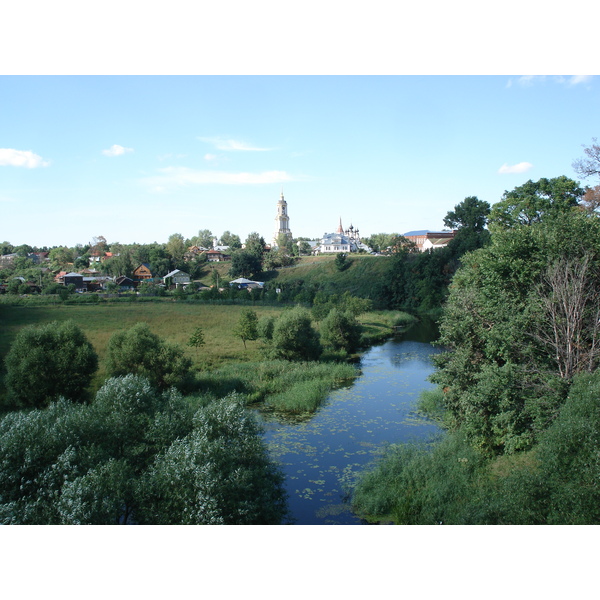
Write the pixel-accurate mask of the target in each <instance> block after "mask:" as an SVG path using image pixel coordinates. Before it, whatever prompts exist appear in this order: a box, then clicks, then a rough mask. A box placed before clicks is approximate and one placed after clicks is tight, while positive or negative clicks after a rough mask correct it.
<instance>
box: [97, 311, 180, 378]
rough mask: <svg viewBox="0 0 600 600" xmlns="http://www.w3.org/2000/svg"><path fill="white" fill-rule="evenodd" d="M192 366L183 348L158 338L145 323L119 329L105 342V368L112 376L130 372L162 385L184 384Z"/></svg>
mask: <svg viewBox="0 0 600 600" xmlns="http://www.w3.org/2000/svg"><path fill="white" fill-rule="evenodd" d="M191 366H192V361H191V360H190V359H189V358H188V357H186V356H184V351H183V349H182V348H180V347H179V346H177V345H176V344H169V343H167V342H165V341H164V340H162V339H161V338H159V337H158V336H157V335H156V334H154V333H152V332H151V331H150V328H149V327H148V325H147V324H146V323H137V324H136V325H134V326H133V327H132V328H131V329H128V330H127V331H119V332H117V333H115V334H113V335H112V337H111V338H110V340H109V342H108V352H107V359H106V368H107V370H108V373H109V374H110V375H112V376H119V375H127V374H128V373H133V374H135V375H142V376H144V377H147V378H148V379H149V380H150V381H151V382H152V383H154V384H156V385H157V386H158V387H159V388H161V389H165V388H167V387H170V386H176V387H183V386H185V385H186V383H187V379H188V378H189V374H190V368H191Z"/></svg>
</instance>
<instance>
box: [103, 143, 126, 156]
mask: <svg viewBox="0 0 600 600" xmlns="http://www.w3.org/2000/svg"><path fill="white" fill-rule="evenodd" d="M126 152H133V148H124V147H123V146H119V144H113V145H112V146H111V147H110V148H108V149H107V150H102V154H104V156H121V154H125V153H126Z"/></svg>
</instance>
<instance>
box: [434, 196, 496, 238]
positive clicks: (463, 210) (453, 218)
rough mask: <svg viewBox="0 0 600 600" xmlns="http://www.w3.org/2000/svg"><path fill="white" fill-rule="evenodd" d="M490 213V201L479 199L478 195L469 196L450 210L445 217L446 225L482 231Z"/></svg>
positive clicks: (451, 227) (453, 227)
mask: <svg viewBox="0 0 600 600" xmlns="http://www.w3.org/2000/svg"><path fill="white" fill-rule="evenodd" d="M489 213H490V205H489V203H487V202H485V201H483V200H479V198H477V196H469V197H468V198H465V199H464V200H463V201H462V202H461V203H460V204H457V205H456V206H455V207H454V210H451V211H449V212H448V214H447V215H446V216H445V217H444V225H445V226H446V227H449V228H450V229H461V228H463V227H466V228H467V229H471V230H472V231H477V232H481V231H483V230H484V228H485V226H486V223H487V216H488V215H489Z"/></svg>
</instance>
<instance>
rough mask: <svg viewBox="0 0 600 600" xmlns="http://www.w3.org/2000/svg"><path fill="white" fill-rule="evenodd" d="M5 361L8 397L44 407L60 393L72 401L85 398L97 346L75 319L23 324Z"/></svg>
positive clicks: (14, 400) (20, 402)
mask: <svg viewBox="0 0 600 600" xmlns="http://www.w3.org/2000/svg"><path fill="white" fill-rule="evenodd" d="M5 362H6V377H5V380H4V381H5V384H6V387H7V390H8V396H9V398H10V399H11V400H12V401H13V402H14V403H15V404H17V405H20V406H27V407H30V406H34V407H39V406H45V405H47V404H48V403H49V402H50V401H51V400H53V399H55V398H56V397H57V396H58V395H59V394H60V395H62V396H64V397H65V398H68V399H70V400H82V399H84V397H85V389H86V388H87V386H88V384H89V381H90V378H91V376H92V375H93V373H94V372H95V371H96V369H97V368H98V356H97V354H96V352H95V351H94V348H93V347H92V345H91V343H90V342H89V341H88V340H87V338H86V337H85V335H84V334H83V332H82V331H81V329H80V328H79V327H78V326H77V325H76V324H75V323H73V321H64V322H62V323H61V322H58V321H53V322H52V323H49V324H47V325H43V326H41V327H36V326H29V327H24V328H23V329H21V330H20V331H19V333H17V336H16V338H15V341H14V342H13V344H12V345H11V348H10V350H9V352H8V354H7V356H6V359H5Z"/></svg>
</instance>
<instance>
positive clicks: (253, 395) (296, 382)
mask: <svg viewBox="0 0 600 600" xmlns="http://www.w3.org/2000/svg"><path fill="white" fill-rule="evenodd" d="M252 308H253V310H255V311H256V312H257V314H258V316H259V318H260V317H262V316H268V315H272V316H275V317H277V316H278V315H279V314H281V312H282V311H283V310H285V307H283V306H282V307H277V306H263V305H260V304H256V305H255V306H253V307H252ZM243 309H244V306H243V305H210V304H204V303H200V302H199V303H188V302H185V303H184V302H160V303H154V302H148V303H146V302H131V303H128V302H125V303H121V302H119V303H102V304H84V305H79V304H77V305H65V304H56V305H47V306H9V305H6V304H3V305H1V306H0V324H1V325H2V326H1V327H0V361H1V363H2V366H3V362H4V357H5V356H6V353H7V352H8V351H9V349H10V345H11V344H12V342H13V340H14V338H15V336H16V334H17V332H18V331H19V329H21V328H22V327H25V326H27V325H41V324H45V323H48V322H50V321H64V320H67V319H71V320H73V321H74V322H75V323H76V324H77V325H79V326H80V327H81V329H82V330H83V332H84V333H85V335H86V337H87V338H88V339H89V340H90V342H91V343H92V345H93V346H94V349H95V351H96V352H97V353H98V356H99V363H100V366H99V369H98V371H97V372H96V374H95V376H94V378H93V379H92V382H91V388H92V391H93V390H96V389H98V388H99V387H100V386H101V385H102V382H103V381H104V379H105V378H106V376H107V373H106V369H105V359H106V352H107V346H108V341H109V339H110V337H111V336H112V335H113V334H114V333H116V332H117V331H122V330H123V329H128V328H130V327H132V326H133V325H135V324H136V323H139V322H145V323H147V324H148V326H149V328H150V330H151V331H152V332H153V333H155V334H157V335H159V336H160V337H161V338H163V339H165V340H166V341H168V342H171V343H176V344H179V345H180V346H181V347H182V348H184V350H185V352H186V354H187V355H188V356H189V357H190V358H191V359H192V361H193V369H194V370H195V371H197V377H198V379H199V381H200V384H201V386H202V385H206V386H207V390H208V391H209V392H210V393H215V394H216V395H217V396H218V397H223V396H225V395H227V393H229V392H231V391H234V390H236V391H240V392H242V393H244V394H248V395H249V396H248V399H249V401H252V402H256V401H258V400H264V399H265V398H267V397H269V402H270V403H271V405H272V406H273V407H274V408H277V409H281V410H283V409H287V410H290V411H292V412H303V411H306V410H314V408H315V407H316V406H317V405H318V403H319V402H321V401H322V399H323V398H324V397H325V396H326V395H327V392H328V391H329V390H330V389H332V388H333V387H336V386H338V385H340V383H341V382H344V381H348V380H350V379H352V378H353V377H354V376H355V375H356V370H355V368H354V367H353V366H351V365H348V364H339V363H335V362H319V363H287V362H283V361H281V364H280V365H278V366H275V365H274V363H273V362H272V361H263V354H262V342H260V341H255V342H247V344H246V345H247V349H245V348H244V345H243V343H242V341H241V340H240V339H239V338H238V337H236V336H235V335H234V334H233V331H234V329H235V327H236V325H237V323H238V320H239V318H240V314H241V311H242V310H243ZM412 319H414V317H411V316H410V315H407V314H406V313H400V312H398V311H393V312H387V311H375V312H369V313H365V314H363V315H361V316H360V317H359V319H358V320H359V322H361V324H362V325H363V345H364V346H368V345H371V344H373V343H378V342H381V341H383V340H385V339H386V338H388V337H389V336H390V335H391V334H392V332H393V327H394V326H395V325H398V324H400V323H402V322H409V321H411V320H412ZM196 327H201V328H202V330H203V333H204V340H205V345H204V346H202V347H200V348H198V349H194V348H191V347H189V346H188V345H187V342H188V340H189V338H190V335H191V334H192V332H193V331H194V329H195V328H196ZM0 374H1V373H0ZM218 380H219V381H220V383H218V384H217V381H218Z"/></svg>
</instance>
